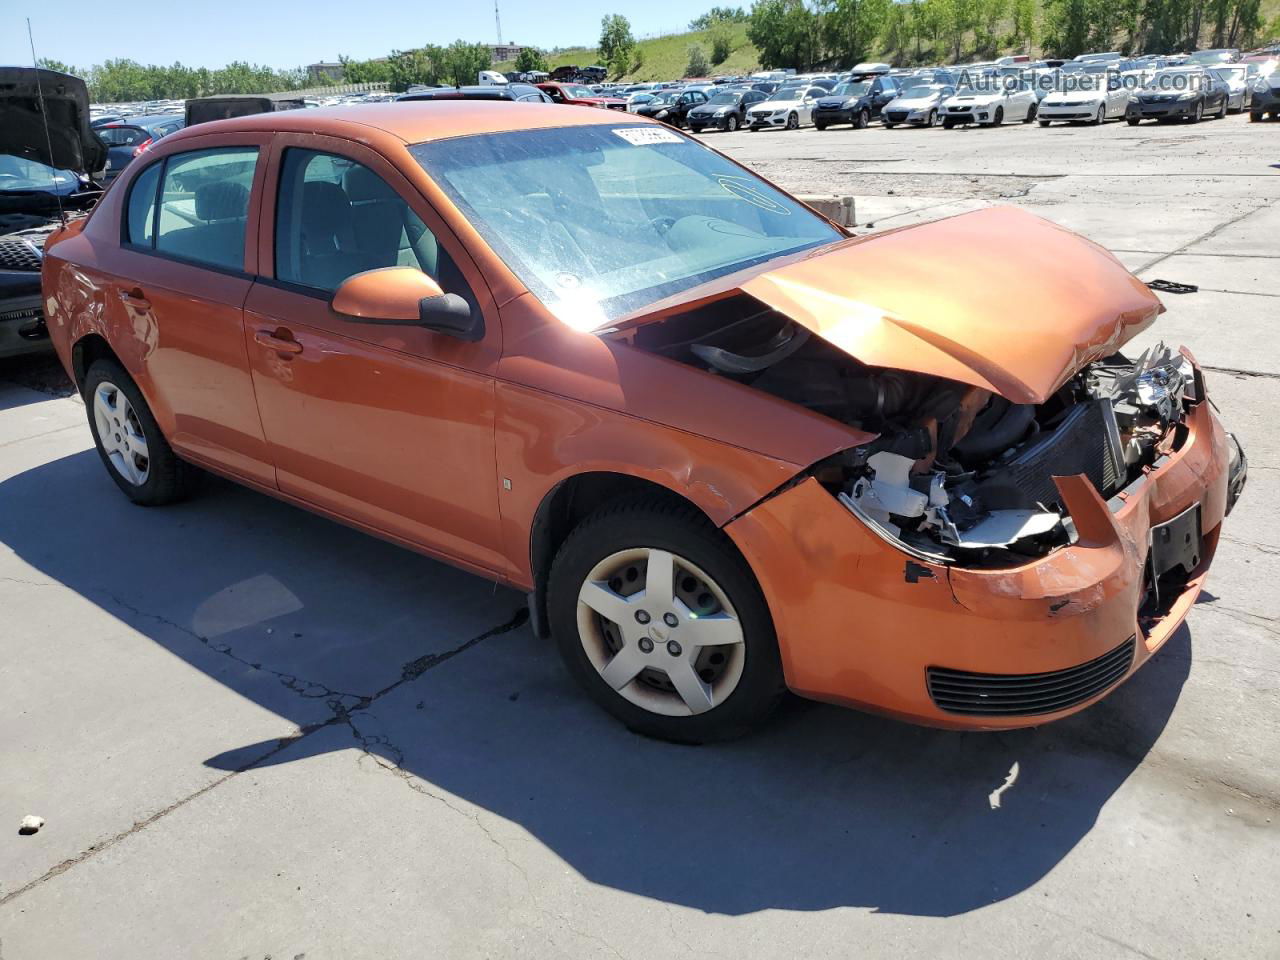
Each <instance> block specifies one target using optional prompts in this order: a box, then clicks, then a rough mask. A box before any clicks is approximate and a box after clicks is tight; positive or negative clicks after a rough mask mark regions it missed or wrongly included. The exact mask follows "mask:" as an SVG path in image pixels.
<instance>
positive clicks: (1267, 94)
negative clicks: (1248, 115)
mask: <svg viewBox="0 0 1280 960" xmlns="http://www.w3.org/2000/svg"><path fill="white" fill-rule="evenodd" d="M1249 110H1250V112H1252V113H1271V114H1280V89H1277V88H1276V87H1270V86H1269V87H1267V89H1266V90H1265V91H1264V92H1259V91H1257V90H1254V91H1253V102H1252V103H1250V104H1249Z"/></svg>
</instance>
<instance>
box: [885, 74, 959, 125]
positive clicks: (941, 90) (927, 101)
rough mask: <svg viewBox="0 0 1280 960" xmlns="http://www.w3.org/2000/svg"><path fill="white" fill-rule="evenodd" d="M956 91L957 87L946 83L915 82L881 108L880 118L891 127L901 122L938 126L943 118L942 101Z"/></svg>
mask: <svg viewBox="0 0 1280 960" xmlns="http://www.w3.org/2000/svg"><path fill="white" fill-rule="evenodd" d="M955 92H956V88H955V87H953V86H951V85H950V84H945V83H918V84H914V85H912V86H909V87H907V88H906V89H905V90H903V91H902V93H900V94H898V96H896V97H895V98H894V99H892V100H890V101H889V102H888V103H886V104H885V105H884V107H883V108H881V111H880V120H881V122H882V123H883V124H884V125H885V126H886V127H888V128H890V129H892V128H893V127H895V126H897V125H898V124H900V123H910V124H914V125H916V126H918V127H936V126H937V125H938V123H939V120H940V118H941V108H942V101H943V100H945V99H947V98H948V97H950V96H952V95H953V94H954V93H955Z"/></svg>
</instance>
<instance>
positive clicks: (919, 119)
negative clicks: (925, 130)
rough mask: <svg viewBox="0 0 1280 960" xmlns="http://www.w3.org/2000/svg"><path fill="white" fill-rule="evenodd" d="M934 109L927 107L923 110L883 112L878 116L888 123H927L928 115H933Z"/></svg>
mask: <svg viewBox="0 0 1280 960" xmlns="http://www.w3.org/2000/svg"><path fill="white" fill-rule="evenodd" d="M934 110H935V108H933V107H929V108H928V109H925V110H885V111H883V112H882V113H881V114H880V119H881V120H884V121H887V122H889V123H921V124H923V123H928V122H929V114H931V113H933V112H934Z"/></svg>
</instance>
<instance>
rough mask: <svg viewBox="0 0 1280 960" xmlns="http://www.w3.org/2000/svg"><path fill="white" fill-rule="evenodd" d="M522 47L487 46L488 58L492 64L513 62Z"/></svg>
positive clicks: (500, 44)
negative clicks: (491, 60)
mask: <svg viewBox="0 0 1280 960" xmlns="http://www.w3.org/2000/svg"><path fill="white" fill-rule="evenodd" d="M523 49H524V47H523V46H521V45H520V44H518V43H511V42H510V41H508V42H507V43H491V44H489V56H490V57H491V58H492V59H493V62H494V63H504V62H505V61H507V60H514V59H515V58H516V57H518V56H520V51H521V50H523Z"/></svg>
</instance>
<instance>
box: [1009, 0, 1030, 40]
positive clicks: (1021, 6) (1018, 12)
mask: <svg viewBox="0 0 1280 960" xmlns="http://www.w3.org/2000/svg"><path fill="white" fill-rule="evenodd" d="M1009 16H1010V18H1011V20H1012V30H1011V31H1010V33H1009V45H1010V46H1014V47H1018V48H1019V49H1021V50H1022V52H1024V53H1030V52H1031V45H1032V44H1033V43H1035V42H1036V2H1035V0H1013V3H1012V5H1011V7H1010V10H1009Z"/></svg>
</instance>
